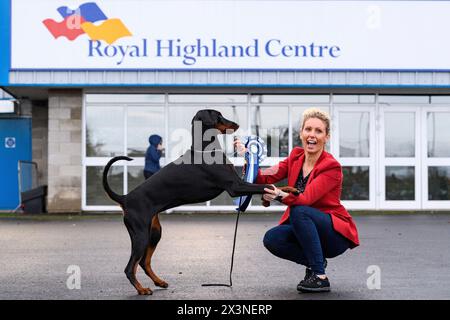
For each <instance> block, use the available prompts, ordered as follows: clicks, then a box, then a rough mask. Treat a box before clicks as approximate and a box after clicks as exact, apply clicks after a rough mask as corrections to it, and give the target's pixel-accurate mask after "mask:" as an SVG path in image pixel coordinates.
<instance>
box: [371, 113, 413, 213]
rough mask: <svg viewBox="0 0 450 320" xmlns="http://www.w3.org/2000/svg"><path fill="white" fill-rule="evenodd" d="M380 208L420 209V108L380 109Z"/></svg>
mask: <svg viewBox="0 0 450 320" xmlns="http://www.w3.org/2000/svg"><path fill="white" fill-rule="evenodd" d="M379 110H380V122H379V123H380V130H379V168H380V169H379V172H380V174H379V175H378V183H379V186H380V187H379V194H378V196H379V200H380V209H390V210H395V209H411V210H413V209H417V208H420V207H421V196H420V193H421V185H422V184H421V175H420V171H421V168H420V132H421V130H420V107H418V106H416V107H414V106H413V107H411V106H392V105H390V106H386V105H381V106H380V109H379Z"/></svg>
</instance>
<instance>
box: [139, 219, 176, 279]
mask: <svg viewBox="0 0 450 320" xmlns="http://www.w3.org/2000/svg"><path fill="white" fill-rule="evenodd" d="M161 234H162V228H161V224H160V223H159V218H158V214H155V215H154V216H153V218H152V224H151V226H150V229H149V242H148V246H147V248H146V252H145V257H144V258H143V259H142V260H141V261H140V262H139V264H140V266H141V267H142V269H144V271H145V274H146V275H147V276H149V277H150V279H152V280H153V282H154V284H155V285H156V286H158V287H161V288H167V287H168V286H169V285H168V283H167V282H165V281H164V280H162V279H160V278H159V277H158V276H157V275H156V274H155V272H154V271H153V269H152V266H151V263H152V255H153V253H154V252H155V249H156V246H157V245H158V242H159V240H160V239H161Z"/></svg>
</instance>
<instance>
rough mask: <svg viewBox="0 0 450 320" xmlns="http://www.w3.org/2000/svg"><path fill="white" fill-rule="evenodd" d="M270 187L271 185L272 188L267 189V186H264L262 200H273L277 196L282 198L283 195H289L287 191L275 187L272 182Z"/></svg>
mask: <svg viewBox="0 0 450 320" xmlns="http://www.w3.org/2000/svg"><path fill="white" fill-rule="evenodd" d="M272 187H273V190H272V189H268V188H264V191H265V192H266V193H264V195H263V199H264V200H267V201H273V200H275V198H277V197H278V196H281V199H284V198H285V197H287V196H288V195H289V193H287V192H284V191H281V190H280V189H278V188H277V187H275V186H274V185H273V184H272Z"/></svg>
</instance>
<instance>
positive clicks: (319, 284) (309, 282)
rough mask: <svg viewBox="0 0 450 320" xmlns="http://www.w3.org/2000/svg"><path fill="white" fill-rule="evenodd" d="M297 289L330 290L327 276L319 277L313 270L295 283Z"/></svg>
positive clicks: (304, 290) (309, 290)
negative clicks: (305, 277) (299, 281)
mask: <svg viewBox="0 0 450 320" xmlns="http://www.w3.org/2000/svg"><path fill="white" fill-rule="evenodd" d="M297 290H298V291H301V292H328V291H330V281H328V278H325V279H320V278H319V277H318V276H317V275H316V274H315V273H314V272H311V274H310V276H309V277H308V278H307V279H305V280H303V281H302V282H301V283H299V284H298V285H297Z"/></svg>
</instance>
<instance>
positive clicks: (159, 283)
mask: <svg viewBox="0 0 450 320" xmlns="http://www.w3.org/2000/svg"><path fill="white" fill-rule="evenodd" d="M155 286H157V287H161V288H167V287H169V284H168V283H167V282H165V281H164V280H161V281H158V282H155Z"/></svg>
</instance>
